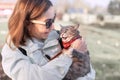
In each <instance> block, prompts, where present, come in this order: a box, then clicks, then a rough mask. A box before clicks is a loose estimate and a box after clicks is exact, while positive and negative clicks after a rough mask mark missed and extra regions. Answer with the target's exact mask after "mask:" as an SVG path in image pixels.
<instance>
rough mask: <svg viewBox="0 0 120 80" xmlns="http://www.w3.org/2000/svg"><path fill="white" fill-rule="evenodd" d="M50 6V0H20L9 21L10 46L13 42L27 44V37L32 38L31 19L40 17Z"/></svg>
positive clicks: (16, 44) (17, 45)
mask: <svg viewBox="0 0 120 80" xmlns="http://www.w3.org/2000/svg"><path fill="white" fill-rule="evenodd" d="M50 6H52V3H51V2H50V1H49V0H18V2H17V3H16V6H15V8H14V11H13V13H12V15H11V17H10V19H9V22H8V29H9V33H8V37H10V40H9V43H8V44H9V46H10V47H11V43H13V44H14V45H15V46H16V47H19V45H25V42H26V39H28V38H29V39H30V38H31V36H30V33H29V30H28V28H29V27H28V25H29V24H30V20H32V19H36V18H38V17H40V16H41V15H42V14H44V13H45V12H46V11H47V10H48V9H49V7H50ZM8 37H7V40H8Z"/></svg>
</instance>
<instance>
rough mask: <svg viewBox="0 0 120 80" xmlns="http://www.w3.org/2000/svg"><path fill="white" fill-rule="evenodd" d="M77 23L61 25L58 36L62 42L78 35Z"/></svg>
mask: <svg viewBox="0 0 120 80" xmlns="http://www.w3.org/2000/svg"><path fill="white" fill-rule="evenodd" d="M78 28H79V24H78V25H68V26H61V30H60V37H61V38H62V41H63V42H69V41H70V40H71V39H72V38H74V37H75V36H78V35H79V31H78Z"/></svg>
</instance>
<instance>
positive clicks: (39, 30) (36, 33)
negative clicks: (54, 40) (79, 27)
mask: <svg viewBox="0 0 120 80" xmlns="http://www.w3.org/2000/svg"><path fill="white" fill-rule="evenodd" d="M54 17H55V11H54V8H53V7H50V8H49V9H48V11H47V12H46V13H44V14H43V15H42V16H41V17H40V18H38V19H37V20H35V21H37V22H44V23H46V22H47V21H48V20H50V19H53V18H54ZM53 29H54V25H53V24H52V25H51V26H50V27H49V28H46V25H45V24H42V23H36V22H33V24H31V25H30V33H31V34H32V37H34V38H37V39H38V40H41V39H46V38H47V37H48V34H49V33H50V31H51V30H53Z"/></svg>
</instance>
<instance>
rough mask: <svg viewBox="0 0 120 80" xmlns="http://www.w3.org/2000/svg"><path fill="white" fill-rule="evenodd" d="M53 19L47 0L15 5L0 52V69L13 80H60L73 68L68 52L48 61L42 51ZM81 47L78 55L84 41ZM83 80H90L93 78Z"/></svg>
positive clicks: (52, 12)
mask: <svg viewBox="0 0 120 80" xmlns="http://www.w3.org/2000/svg"><path fill="white" fill-rule="evenodd" d="M54 19H55V11H54V8H53V5H52V3H51V2H50V1H49V0H18V1H17V4H16V6H15V9H14V11H13V14H12V15H11V17H10V19H9V24H8V29H9V33H8V37H7V40H6V43H5V45H4V47H3V49H2V66H3V69H4V72H5V73H6V74H7V75H8V76H9V77H10V78H11V79H12V80H62V79H63V78H64V76H65V75H66V74H67V71H68V69H69V67H70V65H71V64H72V59H71V53H72V50H71V49H68V50H64V51H63V53H62V54H61V55H60V56H59V57H57V58H55V59H53V60H51V61H49V60H48V59H47V57H46V56H44V53H43V50H42V48H43V46H44V42H45V40H46V39H47V38H48V35H49V33H50V32H52V30H54V25H53V22H54ZM56 34H57V33H56ZM81 43H83V48H82V49H81V51H85V50H86V46H85V43H84V41H81ZM23 53H24V54H23ZM91 71H92V70H91ZM90 74H91V73H90ZM93 74H94V72H93ZM84 78H86V79H87V80H88V79H90V80H91V79H94V76H92V75H86V76H85V77H84ZM83 80H84V79H83Z"/></svg>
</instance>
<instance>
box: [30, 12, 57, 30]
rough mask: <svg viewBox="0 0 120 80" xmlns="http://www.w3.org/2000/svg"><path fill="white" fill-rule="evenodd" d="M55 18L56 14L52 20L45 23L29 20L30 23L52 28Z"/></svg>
mask: <svg viewBox="0 0 120 80" xmlns="http://www.w3.org/2000/svg"><path fill="white" fill-rule="evenodd" d="M55 17H56V14H55V16H54V18H53V19H47V20H46V22H43V21H38V20H31V22H32V23H35V24H41V25H45V26H46V28H47V29H48V28H50V27H51V26H52V24H53V23H54V21H55Z"/></svg>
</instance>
